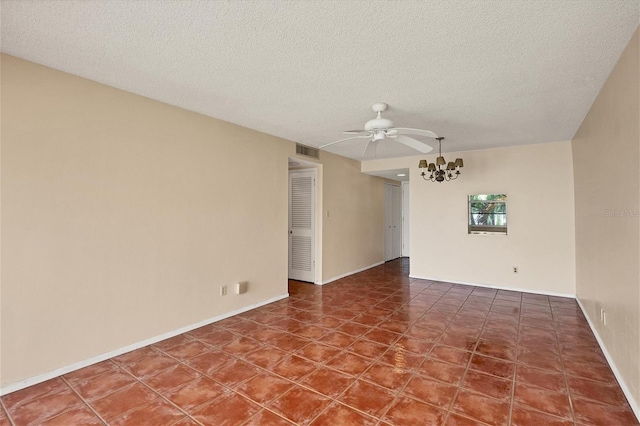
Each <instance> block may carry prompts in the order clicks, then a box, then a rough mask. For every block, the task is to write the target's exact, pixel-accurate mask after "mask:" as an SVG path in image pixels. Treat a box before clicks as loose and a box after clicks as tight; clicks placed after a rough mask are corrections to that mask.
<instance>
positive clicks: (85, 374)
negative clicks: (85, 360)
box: [62, 360, 120, 384]
mask: <svg viewBox="0 0 640 426" xmlns="http://www.w3.org/2000/svg"><path fill="white" fill-rule="evenodd" d="M118 370H120V367H118V366H117V365H116V364H114V363H113V362H111V360H106V361H102V362H99V363H97V364H93V365H90V366H88V367H84V368H81V369H80V370H76V371H72V372H71V373H67V374H65V375H64V376H62V377H64V379H65V380H66V381H67V382H69V384H74V383H76V382H80V381H82V380H86V379H89V378H91V377H95V376H97V375H98V374H102V373H106V372H108V371H111V372H114V371H118Z"/></svg>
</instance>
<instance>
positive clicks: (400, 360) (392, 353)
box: [377, 344, 424, 370]
mask: <svg viewBox="0 0 640 426" xmlns="http://www.w3.org/2000/svg"><path fill="white" fill-rule="evenodd" d="M423 360H424V356H423V355H418V354H415V353H413V352H408V351H407V350H405V349H404V348H403V347H401V346H398V345H395V344H394V345H391V346H390V347H389V349H388V350H387V352H385V353H384V354H382V356H381V357H380V358H378V359H377V361H378V362H383V363H385V364H389V365H392V366H394V367H397V368H401V369H404V370H415V369H417V368H418V367H419V366H420V364H421V363H422V361H423Z"/></svg>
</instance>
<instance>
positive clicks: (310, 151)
mask: <svg viewBox="0 0 640 426" xmlns="http://www.w3.org/2000/svg"><path fill="white" fill-rule="evenodd" d="M296 154H299V155H304V156H306V157H311V158H320V150H319V149H318V148H311V147H310V146H305V145H300V144H299V143H297V144H296Z"/></svg>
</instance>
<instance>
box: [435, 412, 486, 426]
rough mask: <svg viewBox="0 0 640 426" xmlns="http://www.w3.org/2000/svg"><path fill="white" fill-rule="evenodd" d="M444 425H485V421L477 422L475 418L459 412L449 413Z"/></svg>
mask: <svg viewBox="0 0 640 426" xmlns="http://www.w3.org/2000/svg"><path fill="white" fill-rule="evenodd" d="M445 425H446V426H487V424H486V423H482V422H479V421H477V420H473V419H470V418H468V417H464V416H462V415H460V414H456V413H449V417H448V418H447V422H446V423H445Z"/></svg>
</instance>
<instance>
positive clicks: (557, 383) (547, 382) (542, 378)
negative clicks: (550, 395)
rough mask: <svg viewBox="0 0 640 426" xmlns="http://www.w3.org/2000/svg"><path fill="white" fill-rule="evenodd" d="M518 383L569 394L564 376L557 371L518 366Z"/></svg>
mask: <svg viewBox="0 0 640 426" xmlns="http://www.w3.org/2000/svg"><path fill="white" fill-rule="evenodd" d="M516 383H517V384H519V385H522V386H528V387H532V386H533V387H537V388H541V389H546V390H550V391H554V392H564V393H566V392H567V385H566V382H565V378H564V374H562V373H558V372H556V371H549V370H540V369H537V368H532V367H528V366H526V365H518V366H517V371H516Z"/></svg>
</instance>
